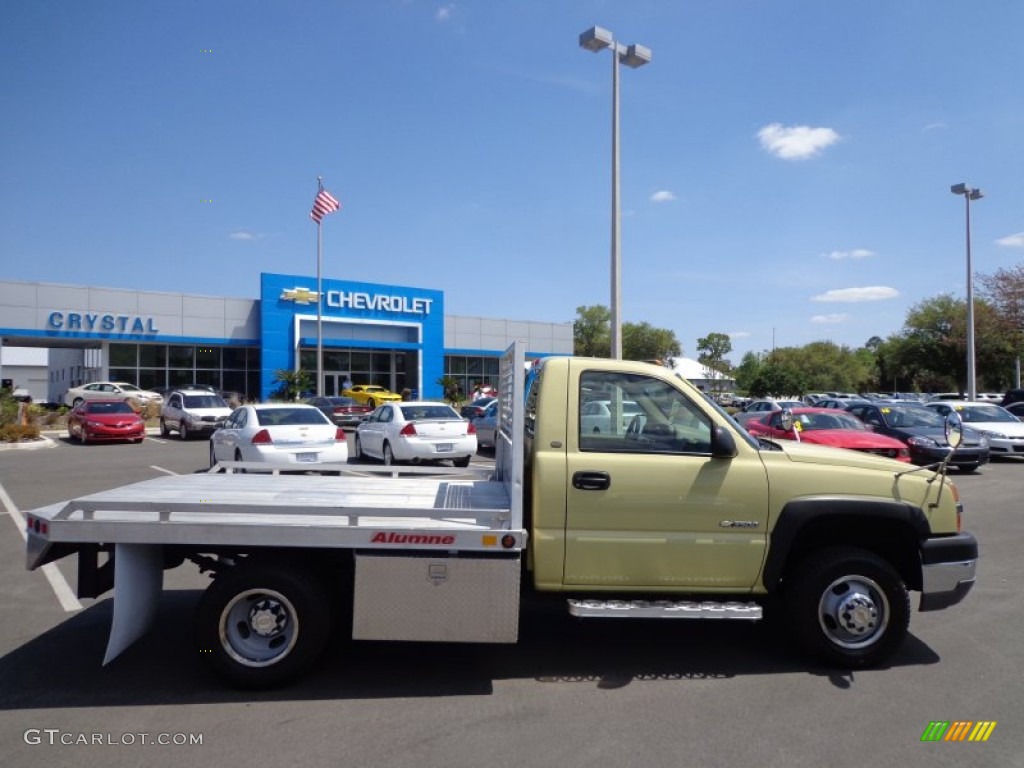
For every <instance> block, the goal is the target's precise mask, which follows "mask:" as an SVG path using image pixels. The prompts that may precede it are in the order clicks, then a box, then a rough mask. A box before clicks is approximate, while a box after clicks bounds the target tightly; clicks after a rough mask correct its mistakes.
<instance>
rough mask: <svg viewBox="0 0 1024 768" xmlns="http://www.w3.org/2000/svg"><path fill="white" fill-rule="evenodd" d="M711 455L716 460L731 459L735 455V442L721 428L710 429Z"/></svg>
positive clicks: (729, 434)
mask: <svg viewBox="0 0 1024 768" xmlns="http://www.w3.org/2000/svg"><path fill="white" fill-rule="evenodd" d="M711 455H712V456H713V457H715V458H716V459H731V458H733V457H734V456H735V455H736V440H735V438H733V436H732V433H730V432H729V431H728V430H725V429H723V428H722V427H712V428H711Z"/></svg>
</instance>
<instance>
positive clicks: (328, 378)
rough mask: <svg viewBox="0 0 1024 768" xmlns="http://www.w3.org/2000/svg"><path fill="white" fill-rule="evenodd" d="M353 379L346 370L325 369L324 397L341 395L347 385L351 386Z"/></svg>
mask: <svg viewBox="0 0 1024 768" xmlns="http://www.w3.org/2000/svg"><path fill="white" fill-rule="evenodd" d="M351 384H352V379H351V377H350V376H349V375H348V373H345V372H337V371H324V397H334V396H335V395H340V394H341V391H342V390H343V389H345V388H346V385H348V386H351Z"/></svg>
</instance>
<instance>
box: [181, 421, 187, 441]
mask: <svg viewBox="0 0 1024 768" xmlns="http://www.w3.org/2000/svg"><path fill="white" fill-rule="evenodd" d="M178 437H180V438H181V439H182V440H188V438H189V434H188V425H186V424H185V422H184V420H182V421H179V422H178Z"/></svg>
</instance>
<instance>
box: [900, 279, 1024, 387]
mask: <svg viewBox="0 0 1024 768" xmlns="http://www.w3.org/2000/svg"><path fill="white" fill-rule="evenodd" d="M974 325H975V359H976V362H977V366H976V368H977V373H978V388H979V389H984V388H985V386H986V385H987V386H988V387H989V388H1001V387H1002V386H1005V384H1007V383H1008V382H1009V377H1010V369H1011V368H1012V360H1013V357H1014V355H1015V350H1016V344H1017V333H1016V331H1015V329H1014V328H1012V327H1011V325H1010V323H1009V322H1008V321H1007V320H1006V318H1004V317H1002V316H1000V314H999V313H998V312H997V311H996V309H995V308H994V307H993V306H992V305H991V304H989V303H988V302H987V301H985V300H982V299H976V300H975V303H974ZM896 338H897V340H898V341H897V343H896V344H895V345H894V349H895V351H896V355H895V361H896V362H898V364H899V365H900V366H902V367H903V368H905V369H911V370H916V371H917V376H918V378H919V381H920V383H921V385H922V387H923V388H924V389H926V390H932V391H937V390H943V389H948V390H956V391H958V392H960V393H961V394H962V393H964V392H966V390H967V302H965V301H962V300H960V299H956V298H954V297H953V296H952V295H951V294H942V295H940V296H935V297H933V298H930V299H925V300H924V301H922V302H920V303H918V304H916V305H914V306H913V307H911V309H910V311H909V312H908V313H907V318H906V320H905V321H904V325H903V328H902V330H901V331H900V332H899V333H898V334H897V335H896Z"/></svg>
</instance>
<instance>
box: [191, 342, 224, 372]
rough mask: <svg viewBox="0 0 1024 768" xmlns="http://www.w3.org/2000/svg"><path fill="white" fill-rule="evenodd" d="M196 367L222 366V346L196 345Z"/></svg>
mask: <svg viewBox="0 0 1024 768" xmlns="http://www.w3.org/2000/svg"><path fill="white" fill-rule="evenodd" d="M196 368H205V369H212V368H220V347H196Z"/></svg>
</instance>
